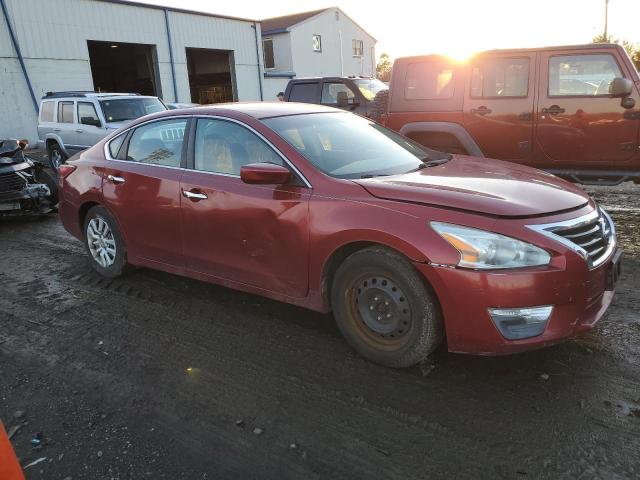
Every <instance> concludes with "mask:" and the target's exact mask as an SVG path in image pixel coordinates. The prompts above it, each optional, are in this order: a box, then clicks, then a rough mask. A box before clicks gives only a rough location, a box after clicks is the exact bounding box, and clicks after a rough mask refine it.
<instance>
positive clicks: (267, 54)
mask: <svg viewBox="0 0 640 480" xmlns="http://www.w3.org/2000/svg"><path fill="white" fill-rule="evenodd" d="M262 54H263V55H264V68H275V66H276V64H275V59H274V56H273V38H265V39H264V40H262Z"/></svg>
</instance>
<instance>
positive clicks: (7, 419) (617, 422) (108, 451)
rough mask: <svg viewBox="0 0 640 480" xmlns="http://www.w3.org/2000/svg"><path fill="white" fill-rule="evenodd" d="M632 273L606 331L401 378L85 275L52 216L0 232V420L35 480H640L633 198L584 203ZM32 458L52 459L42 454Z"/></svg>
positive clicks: (306, 328)
mask: <svg viewBox="0 0 640 480" xmlns="http://www.w3.org/2000/svg"><path fill="white" fill-rule="evenodd" d="M590 191H591V192H592V193H594V195H595V196H596V198H597V199H598V200H599V201H600V202H601V203H602V204H603V205H604V206H605V207H607V208H608V209H609V210H610V211H611V213H612V214H613V216H614V219H615V221H616V224H617V227H618V235H619V239H620V242H621V244H622V245H623V247H624V248H625V251H626V257H625V259H624V260H625V263H624V274H623V276H622V278H621V280H620V283H619V286H618V293H617V295H616V298H615V301H614V304H613V305H612V307H611V309H610V311H609V313H608V315H607V316H606V317H605V318H604V319H603V320H602V321H601V322H600V323H599V324H598V326H597V328H596V329H595V330H594V331H592V332H589V333H588V334H585V335H583V336H580V337H578V338H576V339H574V340H571V341H569V342H566V343H564V344H562V345H558V346H556V347H552V348H548V349H545V350H541V351H536V352H531V353H526V354H520V355H516V356H510V357H501V358H480V357H471V356H463V355H454V354H448V353H446V352H444V351H440V352H436V354H435V355H434V356H433V362H434V365H435V368H433V369H431V368H430V367H428V366H422V367H415V368H412V369H408V370H391V369H387V368H383V367H379V366H376V365H374V364H372V363H369V362H367V361H365V360H363V359H362V358H360V357H359V356H358V355H357V354H355V353H354V352H353V351H351V350H350V349H349V347H348V346H347V345H346V343H345V342H344V341H343V340H342V339H341V337H340V335H339V334H338V331H337V329H336V326H335V324H334V322H333V319H332V317H331V316H323V315H319V314H316V313H312V312H309V311H306V310H303V309H300V308H296V307H292V306H288V305H285V304H281V303H278V302H274V301H269V300H265V299H263V298H260V297H257V296H252V295H248V294H243V293H238V292H234V291H231V290H228V289H225V288H221V287H216V286H213V285H208V284H205V283H201V282H197V281H194V280H188V279H184V278H180V277H176V276H172V275H169V274H164V273H158V272H153V271H150V270H143V269H141V270H137V271H134V272H133V273H132V274H130V275H128V276H126V277H124V278H121V279H117V280H113V281H109V280H105V279H102V278H100V277H98V276H97V275H96V274H94V273H92V270H91V269H90V267H89V265H88V262H87V258H86V256H85V253H84V251H83V247H82V245H81V244H80V242H78V241H77V240H75V239H73V238H71V237H70V236H69V235H68V234H67V233H66V232H65V231H64V230H63V229H62V227H61V226H60V223H59V222H58V219H57V217H56V215H52V216H50V217H48V218H41V219H24V218H23V219H16V218H14V219H8V220H0V289H1V292H2V293H1V294H0V419H2V421H3V422H4V424H5V427H6V428H7V429H8V430H10V431H12V432H14V431H15V430H16V428H17V427H18V430H17V431H15V433H14V435H13V438H12V442H13V444H14V447H15V449H16V452H17V454H18V456H19V457H20V460H21V462H22V464H23V465H28V464H30V463H31V462H34V461H37V460H38V459H41V458H44V460H42V461H41V462H40V463H37V464H36V465H33V466H29V467H27V468H26V470H25V472H26V474H27V478H28V479H54V480H57V479H59V480H63V479H66V480H69V479H73V480H78V479H142V478H152V479H182V478H185V479H235V478H241V479H250V478H260V479H288V478H302V479H320V478H323V479H343V478H344V479H360V478H363V479H374V478H381V479H402V480H405V479H414V478H416V479H417V478H429V479H439V478H443V479H444V478H447V479H450V478H460V479H463V478H469V479H478V478H491V479H503V478H504V479H525V478H530V479H531V478H553V479H557V478H581V479H582V478H584V479H587V478H588V479H591V478H603V479H621V478H639V477H640V455H639V454H638V452H639V451H640V368H639V367H640V315H639V311H640V288H639V287H640V186H635V187H634V186H633V185H630V184H625V185H623V186H620V187H614V188H611V187H606V188H605V187H599V188H591V189H590ZM38 443H39V444H38Z"/></svg>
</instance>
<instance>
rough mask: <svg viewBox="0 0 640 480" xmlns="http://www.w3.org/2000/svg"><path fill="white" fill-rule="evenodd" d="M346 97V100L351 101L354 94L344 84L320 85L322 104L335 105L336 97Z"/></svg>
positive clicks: (336, 102)
mask: <svg viewBox="0 0 640 480" xmlns="http://www.w3.org/2000/svg"><path fill="white" fill-rule="evenodd" d="M340 94H341V95H346V96H347V99H348V100H353V98H354V97H355V94H354V93H353V91H352V90H351V89H350V88H349V87H347V86H346V85H345V84H344V83H326V82H325V83H324V84H323V85H322V103H324V104H326V105H337V104H338V95H340Z"/></svg>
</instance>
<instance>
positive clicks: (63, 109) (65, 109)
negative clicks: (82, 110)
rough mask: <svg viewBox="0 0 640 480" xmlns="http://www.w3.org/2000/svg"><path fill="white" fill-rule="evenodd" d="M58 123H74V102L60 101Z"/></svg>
mask: <svg viewBox="0 0 640 480" xmlns="http://www.w3.org/2000/svg"><path fill="white" fill-rule="evenodd" d="M58 123H73V102H58Z"/></svg>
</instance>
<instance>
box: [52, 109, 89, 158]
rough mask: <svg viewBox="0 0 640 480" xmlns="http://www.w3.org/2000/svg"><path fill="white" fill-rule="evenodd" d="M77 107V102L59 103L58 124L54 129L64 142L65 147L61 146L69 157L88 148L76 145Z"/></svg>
mask: <svg viewBox="0 0 640 480" xmlns="http://www.w3.org/2000/svg"><path fill="white" fill-rule="evenodd" d="M75 106H76V102H74V101H73V100H59V101H58V123H57V124H56V126H55V128H54V129H53V132H54V133H55V134H56V135H58V137H59V138H60V140H62V143H63V145H61V146H62V147H63V148H64V149H65V150H66V152H67V153H68V154H69V156H71V155H73V154H74V153H77V152H79V151H80V150H84V149H85V148H86V147H82V146H80V145H78V144H77V143H76V140H77V137H76V132H75V130H76V113H75V109H76V108H75Z"/></svg>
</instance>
